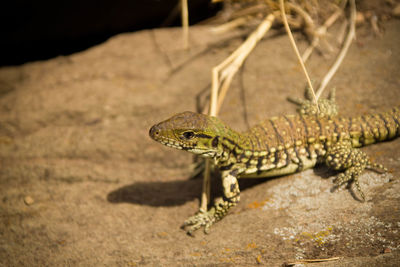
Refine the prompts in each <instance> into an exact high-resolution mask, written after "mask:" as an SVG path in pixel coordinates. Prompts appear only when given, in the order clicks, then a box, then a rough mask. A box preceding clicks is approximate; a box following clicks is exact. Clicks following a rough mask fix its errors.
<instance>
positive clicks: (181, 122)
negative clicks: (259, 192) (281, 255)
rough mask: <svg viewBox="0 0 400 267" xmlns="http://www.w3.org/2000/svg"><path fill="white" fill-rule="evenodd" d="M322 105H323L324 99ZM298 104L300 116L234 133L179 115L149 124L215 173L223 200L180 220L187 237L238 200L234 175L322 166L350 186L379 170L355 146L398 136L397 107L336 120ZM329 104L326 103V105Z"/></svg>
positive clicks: (199, 117)
mask: <svg viewBox="0 0 400 267" xmlns="http://www.w3.org/2000/svg"><path fill="white" fill-rule="evenodd" d="M324 101H327V99H325V100H324ZM310 103H311V102H310V101H302V102H301V103H300V104H301V105H302V108H301V110H300V115H288V116H282V117H273V118H271V119H267V120H265V121H263V122H261V123H260V124H258V125H256V126H254V127H253V128H251V129H249V130H248V131H247V132H244V133H238V132H236V131H234V130H232V129H231V128H229V127H228V126H227V125H225V124H224V123H223V122H222V121H221V120H220V119H218V118H216V117H210V116H207V115H203V114H198V113H193V112H189V111H186V112H183V113H180V114H177V115H175V116H173V117H171V118H170V119H168V120H166V121H163V122H161V123H159V124H156V125H154V126H153V127H152V128H151V129H150V133H149V134H150V136H151V138H153V139H154V140H156V141H158V142H160V143H162V144H164V145H166V146H170V147H174V148H177V149H182V150H186V151H188V152H191V153H194V154H198V155H201V156H203V157H211V158H213V159H214V163H215V165H216V166H217V167H218V168H219V170H220V171H221V178H222V185H223V190H224V192H223V198H222V200H220V201H218V202H217V203H215V205H214V206H213V207H212V208H211V209H210V210H208V211H199V212H198V213H197V214H196V215H194V216H192V217H190V218H189V219H188V220H186V221H185V223H184V227H188V231H187V232H188V234H191V233H192V232H193V231H195V230H197V229H199V228H200V227H203V226H204V227H205V229H204V230H205V232H206V233H207V232H208V231H209V228H210V226H211V225H212V224H213V223H215V222H216V221H218V220H221V219H222V218H223V217H224V216H225V215H226V213H227V212H228V210H229V209H230V208H231V207H233V206H235V205H236V204H237V203H238V202H239V200H240V191H239V185H238V181H237V179H238V178H239V177H271V176H279V175H285V174H290V173H295V172H299V171H302V170H305V169H308V168H312V167H314V166H315V165H316V164H317V163H324V164H326V165H327V166H328V167H329V168H332V169H334V170H339V171H342V172H341V173H340V174H339V175H338V176H337V179H336V186H337V187H339V186H341V185H342V184H345V183H348V182H354V183H355V185H356V188H357V190H358V192H359V193H360V195H361V197H362V199H364V194H363V192H362V191H361V188H360V185H359V183H358V177H359V176H360V174H361V173H362V172H363V170H364V169H366V168H370V169H381V170H384V168H383V166H382V165H378V164H374V163H371V161H370V160H369V158H368V156H367V155H366V154H365V153H363V152H362V151H361V150H359V149H358V147H361V146H365V145H369V144H372V143H376V142H381V141H385V140H389V139H392V138H395V137H398V136H400V107H397V108H393V109H391V110H390V111H388V112H382V113H375V114H368V115H363V116H359V117H339V116H335V115H336V111H337V109H336V107H334V106H333V105H334V104H332V107H334V108H333V109H331V108H327V109H326V110H325V111H324V113H322V114H321V113H320V114H318V115H315V113H316V109H313V108H310V107H312V105H311V104H310ZM328 106H329V105H328Z"/></svg>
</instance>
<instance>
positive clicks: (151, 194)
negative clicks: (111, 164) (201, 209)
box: [107, 179, 202, 207]
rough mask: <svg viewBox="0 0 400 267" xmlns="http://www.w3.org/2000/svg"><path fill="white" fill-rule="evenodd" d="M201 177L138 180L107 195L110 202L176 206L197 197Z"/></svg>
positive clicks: (199, 190) (199, 191)
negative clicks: (180, 179)
mask: <svg viewBox="0 0 400 267" xmlns="http://www.w3.org/2000/svg"><path fill="white" fill-rule="evenodd" d="M201 183H202V181H201V179H196V180H185V181H172V182H139V183H134V184H132V185H127V186H124V187H121V188H119V189H117V190H115V191H112V192H110V193H109V194H108V195H107V200H108V201H109V202H111V203H135V204H141V205H148V206H156V207H159V206H178V205H182V204H184V203H186V202H188V201H191V200H193V199H195V198H198V197H199V196H200V193H201V186H202V185H201Z"/></svg>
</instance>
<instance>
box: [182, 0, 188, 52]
mask: <svg viewBox="0 0 400 267" xmlns="http://www.w3.org/2000/svg"><path fill="white" fill-rule="evenodd" d="M181 19H182V34H183V49H185V50H186V49H188V48H189V12H188V2H187V0H181Z"/></svg>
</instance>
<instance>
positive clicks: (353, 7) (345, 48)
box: [317, 0, 356, 98]
mask: <svg viewBox="0 0 400 267" xmlns="http://www.w3.org/2000/svg"><path fill="white" fill-rule="evenodd" d="M355 25H356V3H355V0H350V28H349V32H348V34H347V37H346V40H345V41H344V44H343V47H342V50H341V51H340V53H339V55H338V57H337V59H336V61H335V63H333V65H332V67H331V68H330V69H329V71H328V73H327V74H326V75H325V77H324V78H323V79H322V82H321V85H320V86H319V88H318V91H317V98H319V97H320V96H321V94H322V92H323V91H324V89H325V87H326V86H327V85H328V83H329V81H330V80H331V79H332V77H333V75H335V73H336V71H337V69H338V68H339V66H340V64H342V61H343V59H344V57H345V56H346V54H347V51H348V50H349V47H350V45H351V42H352V41H353V38H354V36H355V32H356V26H355Z"/></svg>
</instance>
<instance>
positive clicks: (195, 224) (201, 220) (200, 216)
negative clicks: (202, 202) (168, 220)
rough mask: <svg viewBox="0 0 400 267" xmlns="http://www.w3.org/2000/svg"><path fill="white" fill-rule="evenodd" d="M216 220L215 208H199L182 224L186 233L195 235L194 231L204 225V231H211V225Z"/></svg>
mask: <svg viewBox="0 0 400 267" xmlns="http://www.w3.org/2000/svg"><path fill="white" fill-rule="evenodd" d="M214 222H215V217H214V212H213V209H211V210H209V211H203V210H199V211H198V212H197V213H196V214H195V215H193V216H191V217H189V218H188V219H187V220H186V221H185V222H184V223H183V225H182V226H181V228H182V229H185V230H186V233H187V234H188V235H190V236H193V232H194V231H196V230H198V229H200V228H201V227H203V226H204V233H206V234H208V233H209V232H210V227H211V225H213V223H214Z"/></svg>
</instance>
